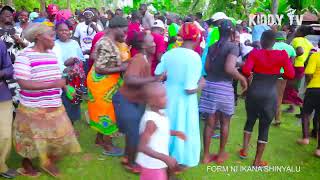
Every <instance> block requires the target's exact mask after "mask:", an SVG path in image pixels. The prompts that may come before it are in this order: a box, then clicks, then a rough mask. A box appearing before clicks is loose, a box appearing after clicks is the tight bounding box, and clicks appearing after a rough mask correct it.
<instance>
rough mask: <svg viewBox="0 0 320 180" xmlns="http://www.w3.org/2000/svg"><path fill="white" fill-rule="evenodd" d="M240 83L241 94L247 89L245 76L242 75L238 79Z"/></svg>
mask: <svg viewBox="0 0 320 180" xmlns="http://www.w3.org/2000/svg"><path fill="white" fill-rule="evenodd" d="M240 85H241V87H242V91H241V94H244V93H245V92H246V91H247V89H248V82H247V80H246V78H244V77H243V78H241V79H240Z"/></svg>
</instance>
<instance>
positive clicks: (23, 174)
mask: <svg viewBox="0 0 320 180" xmlns="http://www.w3.org/2000/svg"><path fill="white" fill-rule="evenodd" d="M17 173H19V174H20V175H22V176H27V177H39V176H40V175H41V172H39V171H37V172H36V173H35V174H30V172H27V171H26V170H25V169H24V168H19V169H17Z"/></svg>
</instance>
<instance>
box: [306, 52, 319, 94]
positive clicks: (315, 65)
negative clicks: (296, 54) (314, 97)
mask: <svg viewBox="0 0 320 180" xmlns="http://www.w3.org/2000/svg"><path fill="white" fill-rule="evenodd" d="M305 74H307V75H312V79H311V81H310V82H309V84H308V86H307V88H320V52H317V53H314V54H312V55H311V57H310V59H309V62H308V65H307V67H306V69H305Z"/></svg>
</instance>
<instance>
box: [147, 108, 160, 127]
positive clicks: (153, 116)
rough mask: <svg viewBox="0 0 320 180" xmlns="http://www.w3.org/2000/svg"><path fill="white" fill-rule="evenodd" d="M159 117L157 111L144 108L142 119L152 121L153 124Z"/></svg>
mask: <svg viewBox="0 0 320 180" xmlns="http://www.w3.org/2000/svg"><path fill="white" fill-rule="evenodd" d="M160 118H161V115H160V114H159V113H156V112H154V111H151V110H146V111H145V113H144V115H143V119H144V120H145V121H146V122H147V121H153V122H154V123H155V124H157V122H158V120H159V119H160Z"/></svg>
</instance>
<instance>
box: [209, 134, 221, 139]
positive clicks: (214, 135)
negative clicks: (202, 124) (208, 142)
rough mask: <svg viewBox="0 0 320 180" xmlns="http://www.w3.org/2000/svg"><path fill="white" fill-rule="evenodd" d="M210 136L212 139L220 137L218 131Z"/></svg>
mask: <svg viewBox="0 0 320 180" xmlns="http://www.w3.org/2000/svg"><path fill="white" fill-rule="evenodd" d="M211 138H213V139H219V138H220V133H214V134H213V135H212V136H211Z"/></svg>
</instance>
